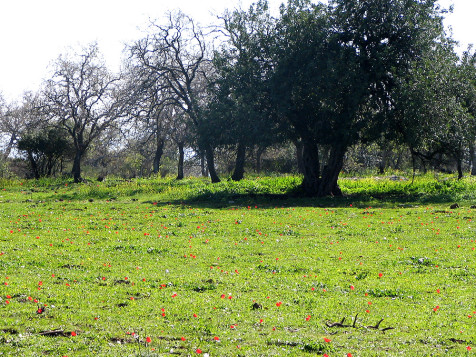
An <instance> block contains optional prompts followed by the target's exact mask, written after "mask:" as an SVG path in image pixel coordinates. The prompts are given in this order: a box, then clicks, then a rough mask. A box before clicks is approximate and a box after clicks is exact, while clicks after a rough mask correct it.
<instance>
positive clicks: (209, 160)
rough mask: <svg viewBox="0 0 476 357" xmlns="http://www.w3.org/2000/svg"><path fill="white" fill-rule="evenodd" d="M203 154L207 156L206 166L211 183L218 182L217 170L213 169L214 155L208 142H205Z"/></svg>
mask: <svg viewBox="0 0 476 357" xmlns="http://www.w3.org/2000/svg"><path fill="white" fill-rule="evenodd" d="M205 155H206V158H207V167H208V172H209V173H210V178H211V180H212V183H217V182H220V178H219V177H218V175H217V172H216V171H215V155H214V153H213V148H212V146H211V145H210V144H207V147H206V150H205Z"/></svg>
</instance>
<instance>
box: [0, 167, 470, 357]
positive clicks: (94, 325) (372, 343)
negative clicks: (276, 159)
mask: <svg viewBox="0 0 476 357" xmlns="http://www.w3.org/2000/svg"><path fill="white" fill-rule="evenodd" d="M299 182H300V179H299V178H296V177H281V178H269V177H266V178H255V179H253V180H245V181H243V182H240V183H233V182H229V181H225V182H222V183H220V184H216V185H211V184H209V183H207V182H206V181H203V180H200V179H187V180H184V181H181V182H177V181H175V180H172V179H163V180H160V179H154V180H134V181H132V182H125V181H122V180H109V181H106V182H104V183H96V182H94V183H93V182H91V183H89V184H80V185H76V184H72V183H71V182H65V181H61V180H42V181H15V180H13V181H2V182H0V190H2V191H0V196H1V197H0V201H1V203H0V205H1V213H0V254H1V255H0V284H1V285H0V317H1V319H0V355H5V356H13V355H17V356H43V355H50V356H69V357H71V356H166V355H184V356H187V355H197V356H198V355H199V354H197V350H201V351H202V353H201V355H204V354H206V353H208V354H209V355H210V356H308V355H309V356H311V355H316V354H317V355H322V354H324V353H325V354H327V355H329V356H347V354H348V353H351V354H352V356H397V355H398V356H400V355H405V356H436V355H441V356H443V355H445V356H446V355H449V356H465V355H473V354H474V351H475V349H476V294H475V290H474V287H475V286H476V251H475V246H476V243H475V238H476V225H475V223H474V220H475V213H476V210H474V209H472V208H470V206H471V205H472V199H473V197H474V193H475V192H476V183H475V181H474V180H472V179H471V178H467V179H465V180H462V181H456V180H453V179H451V178H447V177H445V178H440V179H439V180H437V179H435V178H434V177H433V176H424V177H418V178H417V179H416V181H415V182H414V183H413V184H412V183H411V181H391V180H375V179H371V178H366V179H359V180H354V179H351V178H346V179H343V180H341V182H340V184H341V186H342V187H343V191H344V193H345V197H343V198H326V199H322V200H317V199H308V198H300V197H299V196H298V195H297V193H298V191H299V188H298V185H299ZM285 194H288V196H286V195H285ZM453 202H458V203H459V205H460V208H457V209H450V208H449V206H450V204H451V203H453ZM35 300H36V301H37V302H35ZM7 302H8V303H7ZM45 305H46V307H45ZM39 307H42V308H43V307H44V311H43V312H41V313H38V309H39ZM356 316H357V318H356ZM343 318H345V320H344V322H343V323H342V325H343V326H341V327H339V326H338V325H335V323H337V322H338V323H341V322H342V319H343ZM381 319H383V321H382V322H381V323H380V325H379V326H378V329H375V328H371V326H374V327H375V325H376V324H377V323H378V322H379V321H380V320H381ZM332 325H334V326H332ZM390 327H391V328H392V329H386V328H390ZM385 329H386V330H385ZM382 330H384V331H382ZM72 332H75V333H76V336H72V334H71V333H72ZM147 337H150V339H151V341H150V342H149V343H147V342H146V338H147ZM326 341H328V342H326ZM468 346H470V347H473V350H471V351H468V350H467V347H468Z"/></svg>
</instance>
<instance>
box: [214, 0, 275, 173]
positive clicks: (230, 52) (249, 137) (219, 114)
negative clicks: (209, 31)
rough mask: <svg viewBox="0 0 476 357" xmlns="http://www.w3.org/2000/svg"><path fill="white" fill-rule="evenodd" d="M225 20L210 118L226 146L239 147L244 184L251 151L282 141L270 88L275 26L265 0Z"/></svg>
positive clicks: (238, 163)
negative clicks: (272, 40)
mask: <svg viewBox="0 0 476 357" xmlns="http://www.w3.org/2000/svg"><path fill="white" fill-rule="evenodd" d="M222 21H223V28H222V29H220V31H221V32H222V33H224V34H225V39H226V42H225V43H224V44H223V46H222V48H221V50H220V51H217V52H215V56H214V61H213V63H214V67H215V70H216V80H215V82H214V85H213V87H212V93H213V99H212V100H210V106H209V117H210V118H211V121H212V122H213V125H214V126H215V127H218V128H221V130H220V135H221V138H222V143H223V144H226V145H229V146H231V145H236V161H235V168H234V172H233V175H232V179H233V180H235V181H239V180H241V179H242V178H243V175H244V165H245V157H246V152H247V150H251V149H253V147H254V146H259V147H261V148H262V147H266V146H269V145H271V144H272V143H275V142H277V139H278V135H277V131H276V130H275V129H276V125H275V123H274V122H273V120H272V117H271V109H272V107H271V105H270V104H271V102H270V96H269V84H268V81H269V77H270V73H271V62H270V54H269V39H270V37H269V34H270V33H272V30H273V29H274V26H275V24H274V19H273V18H272V17H271V16H270V14H269V11H268V5H267V2H265V1H260V2H258V3H256V4H254V5H253V6H251V7H250V9H249V10H248V11H243V10H235V11H233V12H226V13H225V14H224V15H223V17H222Z"/></svg>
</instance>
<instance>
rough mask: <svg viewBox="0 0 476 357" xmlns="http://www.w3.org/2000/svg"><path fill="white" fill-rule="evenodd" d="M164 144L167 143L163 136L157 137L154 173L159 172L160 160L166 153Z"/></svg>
mask: <svg viewBox="0 0 476 357" xmlns="http://www.w3.org/2000/svg"><path fill="white" fill-rule="evenodd" d="M164 145H165V141H164V139H163V138H161V137H157V147H156V150H155V155H154V163H153V170H154V174H158V173H159V170H160V160H161V159H162V155H163V154H164Z"/></svg>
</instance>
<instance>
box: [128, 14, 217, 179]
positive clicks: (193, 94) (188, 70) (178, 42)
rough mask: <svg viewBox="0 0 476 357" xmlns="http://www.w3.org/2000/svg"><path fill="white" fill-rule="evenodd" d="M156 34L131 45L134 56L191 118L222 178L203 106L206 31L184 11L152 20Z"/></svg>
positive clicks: (212, 167) (212, 172)
mask: <svg viewBox="0 0 476 357" xmlns="http://www.w3.org/2000/svg"><path fill="white" fill-rule="evenodd" d="M151 30H152V32H153V33H152V34H150V35H149V36H147V37H146V38H144V39H142V40H139V41H137V42H136V43H135V44H134V45H133V46H131V53H132V57H133V58H135V59H136V60H137V61H138V63H139V65H140V66H142V67H144V68H145V69H147V70H148V71H149V73H150V75H151V76H152V77H153V78H156V79H158V80H159V79H160V81H161V83H162V86H163V87H162V88H163V89H164V90H165V89H166V90H167V91H168V93H170V95H171V96H170V100H171V101H172V102H173V103H174V105H176V106H177V108H179V109H180V110H181V111H183V113H185V114H186V116H187V117H188V118H189V119H190V122H191V123H192V127H193V128H194V131H195V133H196V134H197V142H198V146H199V148H200V149H201V150H202V151H205V153H206V158H207V165H208V170H209V173H210V177H211V180H212V182H219V181H220V179H219V177H218V175H217V173H216V170H215V164H214V148H213V142H212V140H211V138H210V137H209V136H208V135H206V120H205V117H204V114H203V110H202V108H203V106H204V103H205V102H206V100H207V91H206V85H207V75H206V71H207V70H209V68H210V66H208V65H207V64H208V62H209V61H208V60H207V58H206V54H207V48H206V43H205V38H204V34H203V33H202V31H201V30H200V29H199V28H198V27H197V26H196V24H195V23H194V21H193V20H192V19H191V18H190V17H188V16H186V15H184V14H183V13H181V12H178V13H169V14H168V23H167V24H166V25H159V24H157V23H153V24H151Z"/></svg>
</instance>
